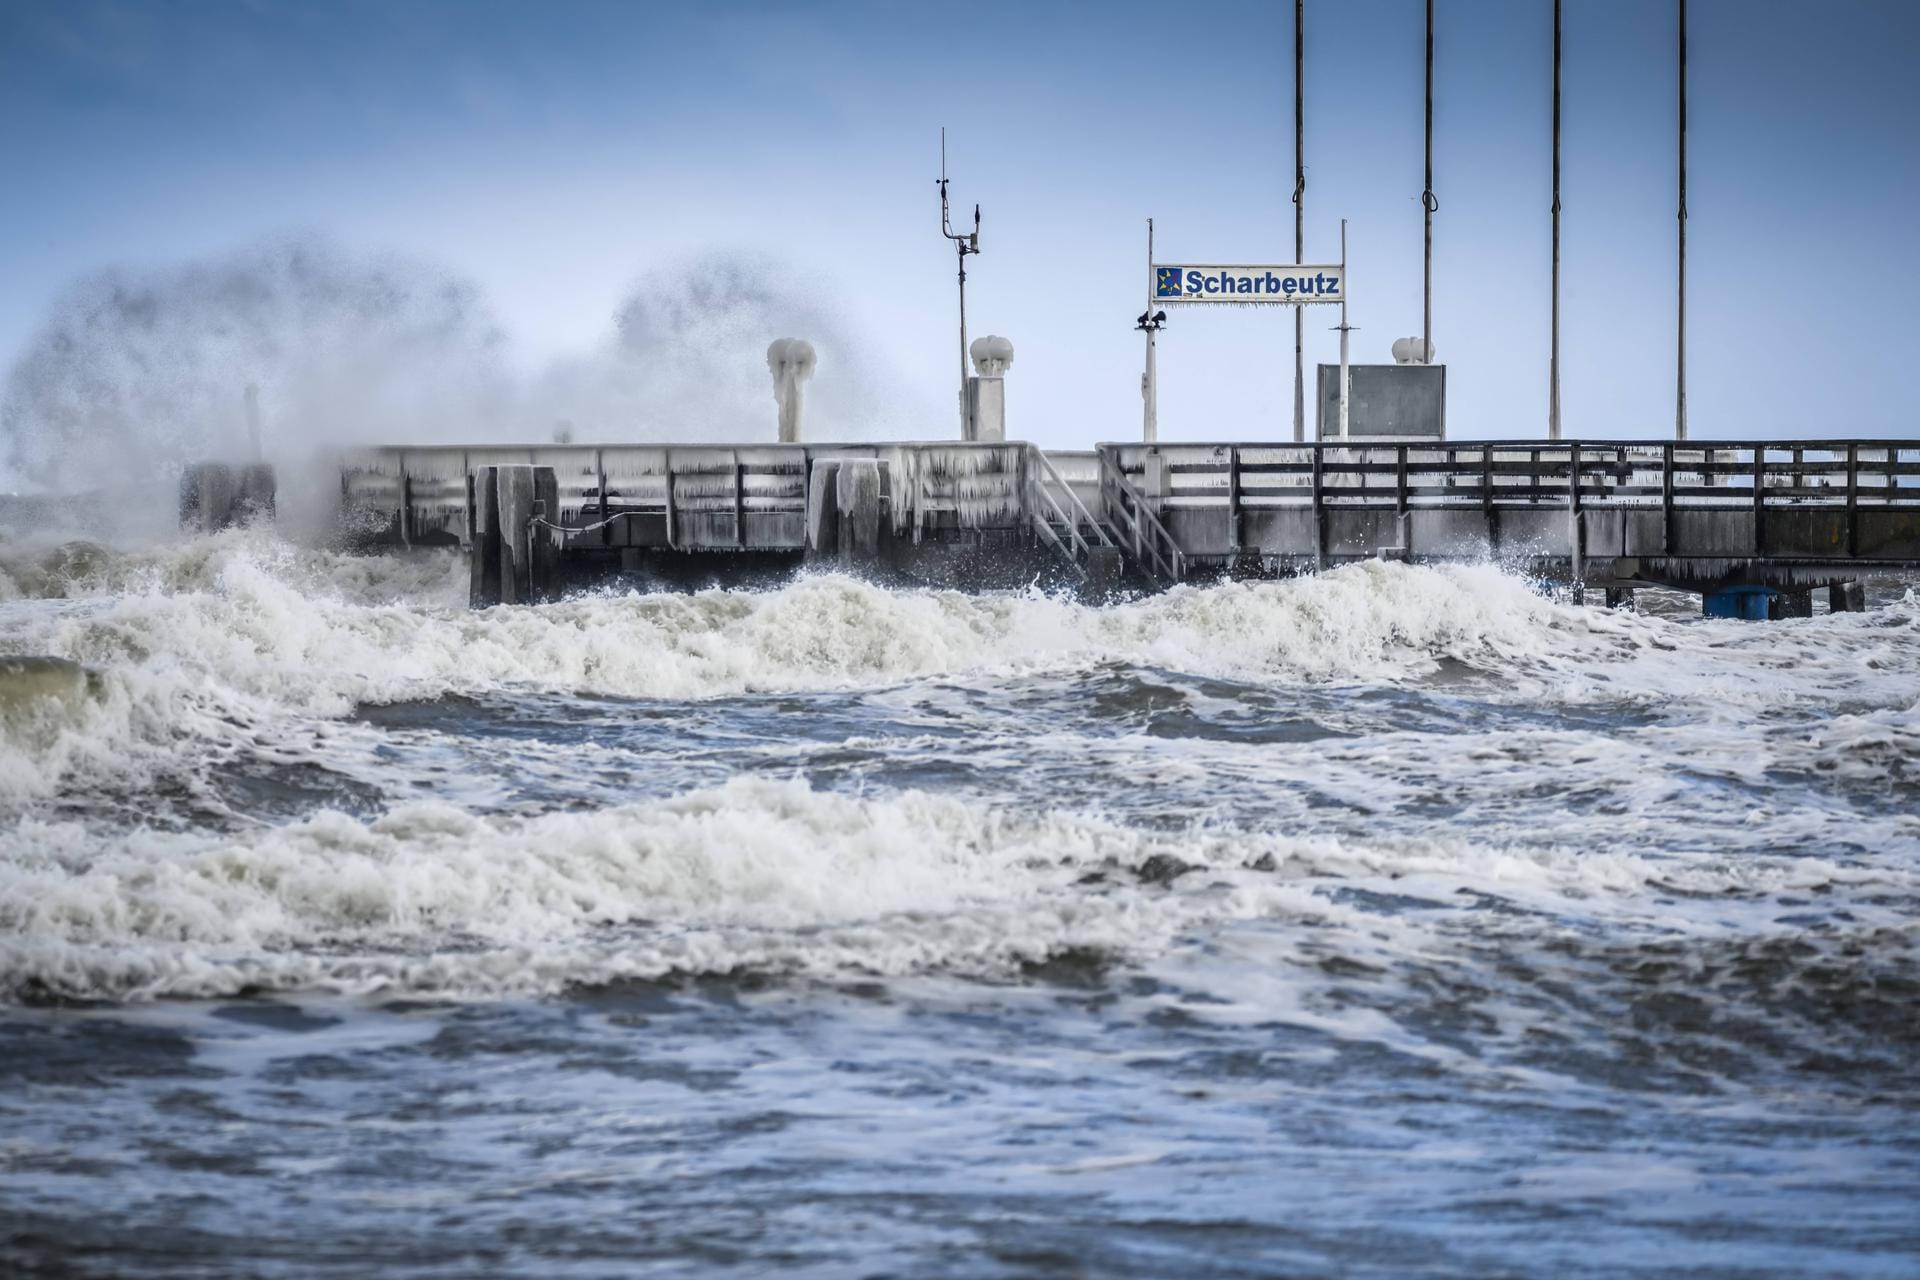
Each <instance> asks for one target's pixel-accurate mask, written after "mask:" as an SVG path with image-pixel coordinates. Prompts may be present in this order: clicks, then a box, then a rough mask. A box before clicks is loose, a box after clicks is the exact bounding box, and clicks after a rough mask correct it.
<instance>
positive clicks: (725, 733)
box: [0, 529, 1920, 1280]
mask: <svg viewBox="0 0 1920 1280" xmlns="http://www.w3.org/2000/svg"><path fill="white" fill-rule="evenodd" d="M466 590H467V571H466V567H465V564H464V562H463V561H461V560H460V559H459V558H458V557H457V556H456V555H454V554H452V553H446V552H441V553H427V552H421V553H416V554H410V555H390V556H379V557H356V556H347V555H342V554H336V553H334V552H331V551H327V550H322V549H316V548H314V547H311V546H305V545H300V544H298V543H296V542H292V541H287V540H284V539H282V538H280V537H278V536H276V535H275V534H274V533H272V532H271V531H269V530H264V529H253V530H234V531H228V532H225V533H221V534H219V535H216V536H212V537H202V538H196V539H174V540H161V541H156V542H153V543H150V544H147V545H136V546H127V547H109V546H102V545H95V544H71V545H63V546H58V547H39V548H35V549H31V550H29V549H25V548H23V547H20V546H17V545H11V546H10V545H0V655H27V654H33V655H51V656H56V657H62V658H67V659H72V660H76V661H77V662H79V663H82V664H84V665H85V666H86V668H88V670H89V671H91V672H92V673H93V674H92V676H91V677H90V680H89V683H88V687H87V690H86V692H85V693H84V694H83V695H81V696H77V697H75V698H70V699H65V700H53V701H49V700H47V699H44V698H42V699H37V700H36V699H32V698H27V699H15V700H13V701H11V702H6V703H5V704H4V705H5V708H6V709H5V710H4V711H0V1275H6V1276H12V1277H107V1276H114V1277H119V1276H142V1277H146V1276H154V1277H183V1278H184V1277H193V1278H196V1280H207V1278H215V1277H218V1278H226V1277H301V1278H304V1277H362V1276H379V1277H421V1278H425V1277H480V1276H540V1277H549V1276H551V1277H624V1276H662V1277H666V1276H672V1277H681V1276H688V1277H691V1276H701V1277H706V1276H717V1277H744V1276H782V1277H842V1276H845V1277H875V1278H877V1277H916V1278H917V1277H948V1276H951V1277H1036V1276H1037V1277H1052V1276H1059V1277H1083V1276H1084V1277H1183V1276H1207V1277H1256V1276H1257V1277H1321V1276H1325V1277H1362V1278H1364V1277H1402V1276H1435V1277H1472V1278H1474V1280H1487V1278H1489V1277H1507V1276H1512V1277H1596V1278H1597V1277H1608V1278H1610V1280H1611V1278H1614V1277H1622V1276H1631V1277H1743V1278H1744V1277H1794V1278H1796V1280H1799V1278H1802V1277H1809V1276H1845V1277H1912V1276H1916V1275H1920V596H1916V595H1915V594H1914V592H1913V591H1912V590H1910V589H1909V585H1908V584H1906V583H1903V582H1899V581H1878V582H1875V583H1874V584H1872V589H1871V591H1870V593H1869V597H1868V604H1869V608H1868V609H1867V610H1866V611H1865V612H1863V613H1852V614H1835V615H1828V614H1825V613H1824V612H1822V613H1820V614H1818V615H1816V616H1814V617H1812V618H1806V619H1797V620H1788V621H1780V622H1772V623H1747V622H1733V621H1714V620H1704V619H1702V618H1701V617H1699V616H1698V615H1699V605H1698V601H1697V599H1695V598H1689V597H1681V596H1677V595H1675V596H1671V597H1668V596H1663V595H1661V594H1660V593H1656V592H1643V593H1641V596H1640V598H1639V600H1638V602H1637V604H1636V606H1635V607H1634V608H1631V609H1612V610H1609V609H1605V608H1600V607H1597V606H1595V605H1591V604H1589V605H1584V606H1583V605H1576V604H1574V603H1572V602H1570V601H1568V600H1566V599H1564V598H1557V597H1556V596H1555V595H1554V594H1553V593H1552V592H1551V591H1550V590H1549V589H1548V588H1546V587H1544V586H1543V585H1542V584H1539V583H1537V582H1534V581H1530V580H1529V579H1528V578H1527V576H1526V575H1525V574H1524V573H1523V572H1521V571H1519V570H1517V569H1515V568H1513V567H1503V566H1501V565H1496V564H1480V565H1456V566H1422V565H1407V564H1398V563H1387V562H1375V563H1363V564H1354V565H1350V566H1347V567H1343V568H1340V569H1337V570H1334V571H1331V572H1328V573H1324V574H1321V575H1318V576H1312V577H1304V578H1299V579H1293V580H1286V581H1258V582H1255V581H1241V582H1223V583H1217V584H1212V585H1205V586H1182V587H1179V588H1176V589H1173V590H1170V591H1166V592H1164V593H1160V594H1152V595H1143V596H1140V597H1138V598H1129V599H1121V600H1116V601H1112V602H1109V603H1104V604H1098V605H1096V604H1089V603H1083V602H1080V601H1077V600H1075V599H1073V598H1071V597H1068V596H1062V595H1053V594H1047V593H1045V592H1043V591H1041V590H1038V589H1035V590H1030V591H1026V592H1012V593H1005V594H997V595H994V594H990V595H964V594H955V593H950V592H946V591H939V590H904V589H889V588H885V587H881V586H877V585H874V584H872V583H869V582H866V581H863V580H860V579H858V578H855V577H848V576H839V575H835V574H832V573H818V574H807V575H804V576H801V577H798V578H796V579H794V580H793V581H791V582H789V583H786V584H783V585H778V586H768V587H765V588H763V589H757V590H730V589H724V588H722V587H720V586H715V587H713V588H711V589H706V590H698V591H692V592H679V593H667V592H649V591H647V590H645V589H643V587H642V586H641V585H639V584H635V585H631V586H625V587H620V588H615V589H608V590H605V591H602V592H599V593H597V594H591V595H586V596H582V597H579V598H574V599H568V600H564V601H561V602H558V603H553V604H548V605H543V606H538V607H520V608H513V607H508V608H496V609H491V610H485V611H470V610H468V608H467V607H466Z"/></svg>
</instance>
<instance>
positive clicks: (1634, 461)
mask: <svg viewBox="0 0 1920 1280" xmlns="http://www.w3.org/2000/svg"><path fill="white" fill-rule="evenodd" d="M1102 450H1103V452H1105V453H1107V454H1108V455H1109V456H1110V457H1111V458H1112V459H1113V461H1114V465H1116V466H1118V467H1119V468H1120V470H1121V471H1122V472H1123V473H1124V474H1125V475H1126V476H1127V477H1128V478H1129V479H1130V480H1132V481H1134V482H1135V483H1137V484H1138V485H1139V486H1140V487H1141V489H1142V491H1143V493H1144V494H1145V495H1146V497H1147V499H1148V501H1149V502H1150V503H1151V504H1153V505H1154V506H1155V507H1156V508H1157V509H1160V510H1166V509H1169V508H1203V507H1226V508H1229V509H1239V508H1258V507H1317V506H1331V505H1342V506H1389V507H1397V508H1420V507H1448V506H1474V505H1481V504H1491V505H1494V506H1549V507H1553V506H1562V507H1564V506H1567V505H1569V504H1587V505H1593V506H1661V505H1677V506H1699V507H1716V506H1719V507H1729V506H1747V505H1754V504H1755V503H1756V501H1757V502H1758V503H1759V504H1761V505H1765V506H1788V505H1826V506H1847V505H1857V506H1905V505H1920V442H1913V441H1866V440H1862V441H1777V442H1775V441H1768V442H1744V443H1742V442H1731V441H1729V442H1719V441H1714V442H1702V443H1688V444H1674V443H1667V442H1655V443H1645V442H1638V441H1559V442H1553V443H1545V442H1536V441H1479V442H1460V443H1454V442H1447V443H1444V444H1429V443H1399V442H1395V443H1379V444H1367V443H1340V442H1331V443H1325V444H1311V445H1264V444H1263V445H1247V444H1163V445H1144V444H1129V445H1104V446H1102Z"/></svg>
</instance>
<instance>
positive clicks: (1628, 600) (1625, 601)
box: [1607, 586, 1634, 609]
mask: <svg viewBox="0 0 1920 1280" xmlns="http://www.w3.org/2000/svg"><path fill="white" fill-rule="evenodd" d="M1633 591H1634V589H1633V588H1632V587H1618V586H1616V587H1608V588H1607V608H1609V609H1619V608H1622V607H1624V608H1628V609H1631V608H1632V607H1633Z"/></svg>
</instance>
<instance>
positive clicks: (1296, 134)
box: [1293, 0, 1307, 444]
mask: <svg viewBox="0 0 1920 1280" xmlns="http://www.w3.org/2000/svg"><path fill="white" fill-rule="evenodd" d="M1305 11H1306V0H1293V260H1294V261H1295V262H1301V261H1304V260H1305V258H1306V253H1307V248H1306V245H1307V241H1306V197H1307V164H1306V151H1305V142H1306V98H1305V95H1304V93H1303V92H1302V86H1301V83H1300V70H1301V67H1302V66H1303V65H1304V64H1305V62H1306V41H1305V32H1304V31H1303V29H1302V26H1301V22H1302V18H1303V15H1304V14H1305ZM1304 310H1305V308H1302V307H1295V308H1294V309H1293V441H1294V443H1295V444H1299V443H1301V442H1302V441H1304V440H1305V439H1306V438H1307V398H1306V364H1305V358H1304V357H1303V356H1302V354H1301V352H1302V350H1303V348H1304V346H1305V344H1304V343H1303V341H1302V338H1303V337H1304V334H1305V321H1306V317H1305V316H1304V315H1302V314H1301V313H1302V312H1303V311H1304Z"/></svg>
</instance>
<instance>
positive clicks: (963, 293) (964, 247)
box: [940, 129, 980, 440]
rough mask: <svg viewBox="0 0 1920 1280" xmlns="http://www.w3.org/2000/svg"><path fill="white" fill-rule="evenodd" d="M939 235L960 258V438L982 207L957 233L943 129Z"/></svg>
mask: <svg viewBox="0 0 1920 1280" xmlns="http://www.w3.org/2000/svg"><path fill="white" fill-rule="evenodd" d="M940 234H941V235H943V236H945V237H946V238H947V239H948V240H951V241H952V242H953V248H954V255H955V257H957V258H958V259H959V260H960V438H961V439H962V440H964V439H966V438H967V255H968V254H970V253H978V252H980V206H979V205H977V204H976V205H975V206H973V231H972V233H971V234H964V233H956V232H955V231H954V229H953V224H952V222H951V221H950V220H949V219H948V216H947V131H946V130H945V129H942V130H940Z"/></svg>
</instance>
